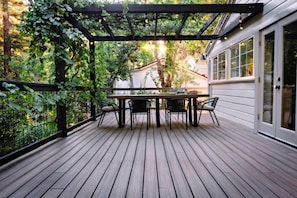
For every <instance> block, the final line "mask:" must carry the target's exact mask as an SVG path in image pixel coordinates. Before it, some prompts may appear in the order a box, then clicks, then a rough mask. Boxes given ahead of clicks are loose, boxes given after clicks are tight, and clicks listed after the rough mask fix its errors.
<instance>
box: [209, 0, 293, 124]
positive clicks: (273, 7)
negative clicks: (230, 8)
mask: <svg viewBox="0 0 297 198" xmlns="http://www.w3.org/2000/svg"><path fill="white" fill-rule="evenodd" d="M236 3H255V1H252V2H251V1H248V0H245V1H243V0H242V1H236ZM257 3H264V11H263V15H259V16H256V17H255V18H254V19H253V20H251V21H250V22H249V23H247V24H244V29H243V30H237V31H235V32H234V33H233V34H232V35H228V39H227V40H222V41H217V42H216V43H215V45H214V47H213V49H212V50H211V52H207V53H208V58H209V72H210V73H209V75H208V76H209V84H210V94H211V95H212V96H218V97H219V102H218V104H217V111H216V112H217V114H218V115H220V116H223V117H225V118H227V119H229V120H233V121H236V122H240V123H242V124H244V125H246V126H248V127H250V128H254V129H257V126H256V125H257V117H258V116H257V114H258V100H259V82H258V77H259V76H260V75H259V65H260V57H259V54H260V53H259V48H260V40H259V36H260V31H261V30H263V29H264V28H266V27H268V26H270V25H272V24H274V23H276V22H277V21H279V20H281V19H283V18H285V17H286V16H288V15H290V14H292V13H294V12H296V10H297V1H296V0H262V1H257ZM232 20H238V19H232V18H231V19H230V21H232ZM230 21H229V22H230ZM229 22H228V23H227V25H228V24H229ZM251 37H252V38H253V40H254V75H253V76H252V77H245V78H237V79H231V78H227V79H226V80H212V78H211V77H212V63H213V62H212V59H213V57H215V56H216V55H218V54H219V53H221V52H223V51H228V49H229V48H230V47H231V46H233V45H235V44H238V43H239V42H241V41H243V40H246V39H248V38H251ZM228 56H229V54H227V57H226V58H227V60H228ZM227 64H229V63H228V62H227ZM227 72H228V71H227ZM229 72H230V71H229Z"/></svg>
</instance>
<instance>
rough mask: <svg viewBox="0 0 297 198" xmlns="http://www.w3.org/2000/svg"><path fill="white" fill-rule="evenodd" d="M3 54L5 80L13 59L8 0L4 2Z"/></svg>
mask: <svg viewBox="0 0 297 198" xmlns="http://www.w3.org/2000/svg"><path fill="white" fill-rule="evenodd" d="M3 26H4V31H3V41H4V44H3V47H4V48H3V52H4V64H3V65H4V68H3V74H4V78H7V77H8V74H9V61H10V58H11V41H10V35H9V31H10V22H9V12H8V0H3Z"/></svg>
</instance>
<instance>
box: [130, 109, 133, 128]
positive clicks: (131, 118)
mask: <svg viewBox="0 0 297 198" xmlns="http://www.w3.org/2000/svg"><path fill="white" fill-rule="evenodd" d="M132 124H133V114H132V113H130V127H131V130H132Z"/></svg>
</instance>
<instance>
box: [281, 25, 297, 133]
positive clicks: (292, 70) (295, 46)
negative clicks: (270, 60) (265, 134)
mask: <svg viewBox="0 0 297 198" xmlns="http://www.w3.org/2000/svg"><path fill="white" fill-rule="evenodd" d="M283 35H284V45H283V46H284V64H283V66H284V68H283V81H282V82H283V84H282V113H281V117H282V118H281V121H282V122H281V126H282V127H284V128H287V129H291V130H295V110H296V105H295V101H296V60H297V21H295V22H293V23H290V24H289V25H286V26H285V27H284V29H283Z"/></svg>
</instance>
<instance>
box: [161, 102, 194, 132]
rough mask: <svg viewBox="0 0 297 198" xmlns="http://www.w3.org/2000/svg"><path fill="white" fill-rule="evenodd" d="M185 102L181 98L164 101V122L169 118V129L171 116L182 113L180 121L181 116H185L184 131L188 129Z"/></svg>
mask: <svg viewBox="0 0 297 198" xmlns="http://www.w3.org/2000/svg"><path fill="white" fill-rule="evenodd" d="M185 103H186V100H185V99H182V98H171V99H166V109H165V116H166V120H168V116H169V127H170V129H172V128H171V114H172V113H178V117H179V113H182V120H183V114H184V113H185V114H186V129H188V114H187V112H188V109H187V107H186V104H185Z"/></svg>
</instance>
